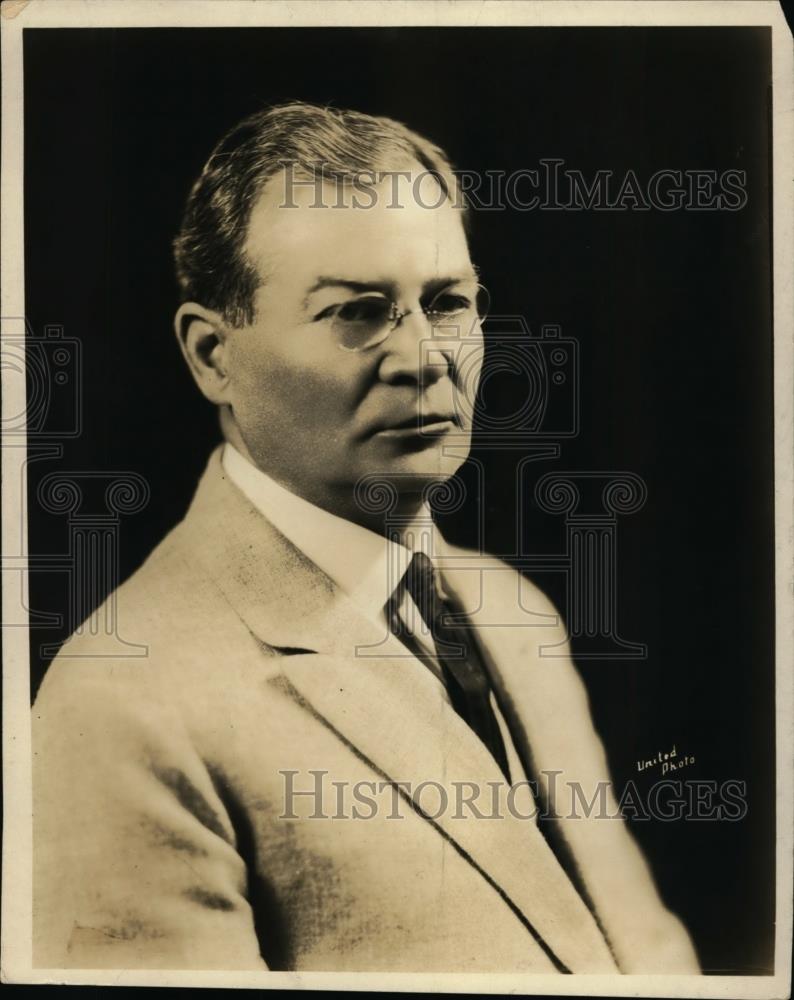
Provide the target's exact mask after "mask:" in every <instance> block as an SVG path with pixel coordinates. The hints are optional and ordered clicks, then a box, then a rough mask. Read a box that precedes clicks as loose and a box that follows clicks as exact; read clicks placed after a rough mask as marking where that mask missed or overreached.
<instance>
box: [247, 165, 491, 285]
mask: <svg viewBox="0 0 794 1000" xmlns="http://www.w3.org/2000/svg"><path fill="white" fill-rule="evenodd" d="M246 250H247V254H248V257H249V259H250V260H251V261H252V263H254V264H255V265H256V266H258V267H260V268H262V269H263V271H269V272H272V271H273V269H279V270H281V269H282V268H284V267H289V268H293V269H296V270H298V271H300V272H304V273H310V272H312V271H314V272H316V273H327V272H329V269H331V271H332V273H340V269H342V270H344V269H345V268H348V269H351V275H350V276H351V277H357V278H360V279H361V280H367V278H368V277H369V276H376V275H377V276H380V275H383V274H384V273H386V272H389V273H394V275H395V277H399V276H400V274H402V273H405V274H406V275H407V273H408V272H410V271H416V272H417V273H422V274H426V273H427V271H428V269H430V271H431V272H433V273H441V272H447V271H465V269H466V268H467V267H470V266H471V265H470V260H469V252H468V245H467V241H466V236H465V232H464V229H463V213H462V211H461V210H460V208H458V207H455V206H453V204H452V203H451V202H450V199H449V198H448V197H447V196H446V194H445V193H444V192H443V190H442V189H441V187H440V185H439V183H438V181H437V180H436V179H435V177H433V176H432V175H431V174H430V173H428V172H427V171H423V170H421V169H419V168H417V169H415V170H413V171H410V172H409V171H407V170H406V171H402V172H391V173H387V174H386V176H383V175H381V176H379V177H378V178H377V182H376V183H373V184H371V185H370V186H366V185H365V178H362V179H360V181H359V184H358V185H354V184H351V183H342V182H341V181H340V182H338V183H337V182H336V181H334V180H333V179H331V180H326V181H320V180H318V181H317V182H313V181H312V182H310V181H308V180H304V181H303V184H302V185H301V186H300V187H298V186H293V187H292V188H291V189H285V187H284V181H283V178H280V179H275V182H274V181H271V182H270V184H269V185H268V186H267V187H266V188H265V190H264V191H263V193H262V195H261V196H260V198H259V200H258V201H257V203H256V204H255V206H254V208H253V211H252V213H251V217H250V222H249V229H248V239H247V243H246ZM353 272H355V273H353Z"/></svg>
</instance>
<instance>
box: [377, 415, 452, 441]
mask: <svg viewBox="0 0 794 1000" xmlns="http://www.w3.org/2000/svg"><path fill="white" fill-rule="evenodd" d="M458 427H460V420H459V419H458V416H457V414H455V413H417V414H414V415H413V416H411V417H408V418H407V419H405V420H401V421H396V422H395V423H392V424H388V425H386V426H384V427H380V428H378V429H377V430H376V432H375V433H376V434H377V435H378V436H379V437H385V438H406V437H415V436H419V437H442V436H443V435H444V434H448V433H449V432H450V431H452V430H455V428H458Z"/></svg>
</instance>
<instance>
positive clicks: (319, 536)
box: [221, 442, 437, 620]
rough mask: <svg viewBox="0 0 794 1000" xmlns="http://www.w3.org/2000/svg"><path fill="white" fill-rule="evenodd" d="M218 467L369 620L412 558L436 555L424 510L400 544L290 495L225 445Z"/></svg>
mask: <svg viewBox="0 0 794 1000" xmlns="http://www.w3.org/2000/svg"><path fill="white" fill-rule="evenodd" d="M221 461H222V464H223V468H224V471H225V472H226V474H227V475H228V476H229V478H230V479H231V480H232V482H233V483H234V484H235V485H236V486H237V487H238V489H240V490H241V491H242V492H243V493H244V494H245V496H246V497H247V498H248V500H249V501H250V502H251V503H252V504H253V505H254V507H256V509H257V510H258V511H259V512H260V513H261V514H263V515H264V517H266V518H267V519H268V521H270V523H271V524H272V525H273V526H274V527H275V528H276V529H277V530H278V531H280V532H281V534H282V535H284V536H285V538H287V539H289V541H290V542H292V544H293V545H294V546H295V547H296V548H298V549H300V551H301V552H303V554H304V555H305V556H307V557H308V558H309V559H310V560H311V561H312V562H313V563H314V564H315V565H316V566H318V567H319V568H320V569H321V570H322V571H323V572H324V573H325V574H326V575H327V576H329V577H330V578H331V579H332V580H333V581H334V583H335V584H336V585H337V586H338V587H339V588H340V589H341V590H343V591H344V592H345V593H346V594H347V595H348V597H350V599H351V600H352V601H353V602H354V603H355V604H356V605H357V606H358V607H359V608H360V609H361V610H362V611H363V612H364V614H366V615H367V617H369V618H371V619H373V620H377V619H378V618H379V617H380V616H381V615H382V613H383V609H384V607H385V605H386V602H387V601H388V599H389V597H390V596H391V595H392V593H393V592H394V590H395V588H396V587H397V585H398V583H399V582H400V580H401V579H402V577H403V575H404V574H405V571H406V570H407V569H408V564H409V563H410V561H411V556H412V554H413V552H414V551H419V550H421V551H422V552H424V553H425V554H427V555H429V556H432V554H433V552H434V551H435V542H434V536H435V533H436V531H437V529H436V527H435V525H434V524H433V519H432V515H431V513H430V509H429V508H428V507H427V506H426V505H423V506H422V508H421V510H420V511H419V513H418V514H417V516H416V517H415V518H414V519H413V520H412V521H411V522H410V524H408V525H406V528H405V529H404V530H403V531H402V538H403V541H404V542H405V544H402V542H399V541H397V540H395V539H387V538H384V537H383V535H379V534H377V532H374V531H370V530H369V529H368V528H364V527H362V526H361V525H359V524H355V523H354V522H353V521H347V520H345V519H344V518H342V517H338V516H337V515H335V514H331V513H329V511H327V510H323V508H322V507H317V506H316V505H315V504H312V503H309V502H308V500H304V499H303V498H302V497H299V496H297V495H296V494H295V493H291V492H290V491H289V490H287V489H285V488H284V487H283V486H281V485H280V484H279V483H277V482H276V481H275V480H274V479H272V478H271V477H270V476H268V475H267V474H266V473H264V472H262V470H261V469H258V468H257V467H256V466H255V465H253V463H252V462H250V461H249V460H248V459H247V458H245V457H244V456H243V455H242V454H240V452H239V451H238V450H237V449H236V448H235V447H234V446H233V445H231V444H229V443H228V442H227V443H226V444H225V445H224V447H223V455H222V459H221Z"/></svg>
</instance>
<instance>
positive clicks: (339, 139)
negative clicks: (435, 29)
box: [174, 102, 466, 326]
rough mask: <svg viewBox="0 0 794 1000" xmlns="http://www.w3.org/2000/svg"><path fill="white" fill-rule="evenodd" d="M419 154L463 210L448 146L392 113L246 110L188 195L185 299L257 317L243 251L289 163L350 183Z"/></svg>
mask: <svg viewBox="0 0 794 1000" xmlns="http://www.w3.org/2000/svg"><path fill="white" fill-rule="evenodd" d="M412 162H416V163H418V164H419V165H420V166H421V167H423V168H424V170H426V171H428V173H430V174H431V175H432V176H433V177H435V179H436V181H437V182H438V184H439V185H440V187H441V188H442V190H443V192H444V195H445V196H446V197H447V198H449V199H450V200H451V201H452V202H453V204H456V205H459V206H460V207H462V208H464V209H465V205H464V203H463V198H462V192H461V191H460V189H459V187H458V184H457V180H456V178H455V175H454V173H453V170H452V165H451V163H450V161H449V159H448V158H447V156H446V154H445V153H444V152H443V151H442V150H441V149H439V148H438V147H437V146H435V145H434V144H433V143H431V142H429V141H428V140H427V139H425V138H423V137H422V136H420V135H417V133H416V132H412V131H411V130H410V129H409V128H407V127H406V126H405V125H403V124H402V123H400V122H397V121H394V120H393V119H391V118H381V117H374V116H372V115H365V114H362V113H361V112H358V111H345V110H338V109H335V108H326V107H318V106H316V105H313V104H304V103H302V102H295V103H289V104H281V105H276V106H274V107H269V108H266V109H265V110H263V111H259V112H257V113H256V114H254V115H251V116H250V117H249V118H246V119H245V120H244V121H242V122H240V123H239V124H238V125H236V126H235V127H234V128H232V129H231V130H230V131H229V132H227V133H226V135H225V136H224V137H223V138H222V139H221V140H220V142H219V143H218V144H217V146H216V147H215V149H214V150H213V151H212V153H211V154H210V158H209V159H208V160H207V163H206V164H205V166H204V169H203V170H202V172H201V174H200V176H199V178H198V180H197V181H196V182H195V184H194V185H193V188H192V190H191V192H190V195H189V196H188V200H187V205H186V207H185V213H184V216H183V218H182V225H181V228H180V230H179V233H178V235H177V237H176V239H175V240H174V258H175V262H176V273H177V279H178V281H179V287H180V291H181V296H182V301H183V302H186V301H194V302H198V303H200V304H201V305H203V306H206V307H207V308H209V309H215V310H216V311H218V312H220V313H221V314H222V315H223V317H224V319H225V321H226V322H227V323H230V324H231V325H233V326H242V325H244V324H246V323H251V322H253V319H254V292H255V291H256V289H257V288H258V286H259V284H260V277H259V275H258V273H257V271H256V269H255V268H254V267H253V265H252V264H251V262H250V261H249V260H248V259H247V256H246V254H245V242H246V237H247V234H248V224H249V220H250V217H251V211H252V209H253V207H254V204H255V203H256V201H257V199H258V197H259V195H260V194H261V192H262V190H263V188H264V187H265V185H266V184H267V182H268V181H269V180H270V179H271V178H272V177H274V176H275V175H276V174H277V173H279V172H280V171H281V170H283V169H284V168H285V167H289V169H291V170H293V171H295V173H296V174H297V175H299V176H302V177H304V178H306V177H308V178H310V179H312V180H314V179H316V178H317V177H318V176H321V177H322V178H328V179H333V180H336V181H337V182H340V181H341V182H345V181H349V180H352V179H353V177H354V176H357V175H361V174H369V175H370V176H371V175H372V173H373V172H374V173H380V172H383V171H385V170H386V169H394V168H395V167H397V166H404V165H406V164H408V163H412ZM463 214H464V219H465V216H466V213H465V211H464V213H463Z"/></svg>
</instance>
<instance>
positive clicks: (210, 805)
mask: <svg viewBox="0 0 794 1000" xmlns="http://www.w3.org/2000/svg"><path fill="white" fill-rule="evenodd" d="M153 673H154V672H153V671H152V669H151V667H150V666H149V665H148V664H146V663H142V662H141V661H118V660H117V661H113V662H110V661H102V660H96V659H94V660H91V659H88V658H85V659H60V660H58V661H56V662H55V663H54V664H53V666H52V667H51V669H50V672H49V673H48V675H47V678H46V679H45V682H44V684H43V686H42V690H41V692H40V694H39V697H38V699H37V701H36V704H35V706H34V709H33V716H34V717H33V749H34V765H33V766H34V776H33V777H34V804H33V806H34V807H33V836H34V908H33V924H34V928H33V933H34V964H35V965H36V966H38V967H50V968H60V967H74V968H131V967H132V968H181V969H190V968H192V969H199V968H200V969H219V968H222V969H238V968H240V969H242V968H246V969H264V968H265V965H264V962H263V961H262V958H261V955H260V950H259V945H258V941H257V936H256V933H255V930H254V923H253V918H252V913H251V908H250V906H249V904H248V901H247V899H246V881H247V872H246V866H245V864H244V862H243V859H242V858H241V857H240V855H239V854H238V852H237V850H236V848H235V835H234V830H233V827H232V825H231V823H230V821H229V817H228V815H227V813H226V810H225V808H224V806H223V803H222V802H221V800H220V798H219V796H218V794H217V792H216V789H215V787H214V785H213V781H212V778H211V776H210V773H209V770H208V768H207V767H206V766H205V764H204V762H203V761H202V760H201V758H200V756H199V754H198V752H197V751H196V749H195V747H194V744H193V742H192V741H191V739H190V736H189V734H188V732H187V731H186V728H185V725H184V723H183V721H182V719H181V718H180V714H179V712H178V710H177V709H176V708H175V707H174V702H173V700H172V699H170V698H169V697H168V696H167V693H163V692H162V691H160V690H159V689H158V688H157V686H156V683H155V681H154V680H153V678H152V675H153Z"/></svg>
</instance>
